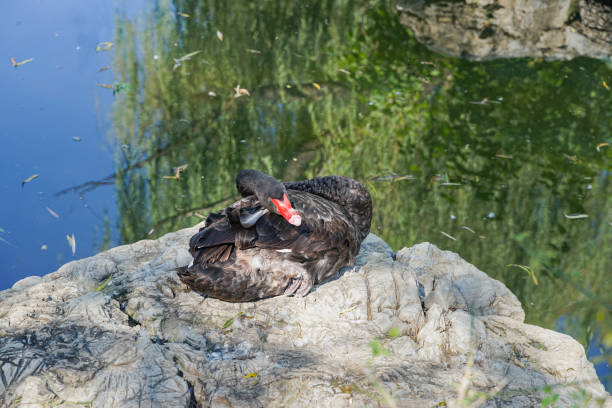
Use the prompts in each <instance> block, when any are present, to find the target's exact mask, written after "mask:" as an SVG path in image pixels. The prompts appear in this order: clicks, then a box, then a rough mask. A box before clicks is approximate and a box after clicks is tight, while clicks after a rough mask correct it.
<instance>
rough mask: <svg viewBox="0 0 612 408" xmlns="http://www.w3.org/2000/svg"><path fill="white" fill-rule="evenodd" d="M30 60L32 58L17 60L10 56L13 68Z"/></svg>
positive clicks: (32, 59)
mask: <svg viewBox="0 0 612 408" xmlns="http://www.w3.org/2000/svg"><path fill="white" fill-rule="evenodd" d="M32 61H34V58H28V59H26V60H23V61H21V62H17V61H16V60H15V58H14V57H11V64H13V67H15V68H17V67H18V66H20V65H23V64H27V63H28V62H32Z"/></svg>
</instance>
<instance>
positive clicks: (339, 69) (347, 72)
mask: <svg viewBox="0 0 612 408" xmlns="http://www.w3.org/2000/svg"><path fill="white" fill-rule="evenodd" d="M338 72H342V73H343V74H346V75H351V73H350V71H347V70H346V69H344V68H338Z"/></svg>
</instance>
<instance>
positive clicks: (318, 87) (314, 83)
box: [312, 82, 321, 91]
mask: <svg viewBox="0 0 612 408" xmlns="http://www.w3.org/2000/svg"><path fill="white" fill-rule="evenodd" d="M312 86H314V87H315V88H317V90H318V91H320V90H321V85H319V84H317V83H316V82H313V83H312Z"/></svg>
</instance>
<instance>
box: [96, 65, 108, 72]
mask: <svg viewBox="0 0 612 408" xmlns="http://www.w3.org/2000/svg"><path fill="white" fill-rule="evenodd" d="M108 69H109V68H108V65H105V66H103V67H102V68H100V69H99V70H98V72H104V71H108Z"/></svg>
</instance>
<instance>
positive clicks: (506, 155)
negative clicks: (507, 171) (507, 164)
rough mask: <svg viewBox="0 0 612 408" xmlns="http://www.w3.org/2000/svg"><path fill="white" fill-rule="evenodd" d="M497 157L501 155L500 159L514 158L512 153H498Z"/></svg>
mask: <svg viewBox="0 0 612 408" xmlns="http://www.w3.org/2000/svg"><path fill="white" fill-rule="evenodd" d="M495 157H499V158H500V159H510V160H511V159H512V158H513V157H512V155H511V154H496V155H495Z"/></svg>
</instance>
